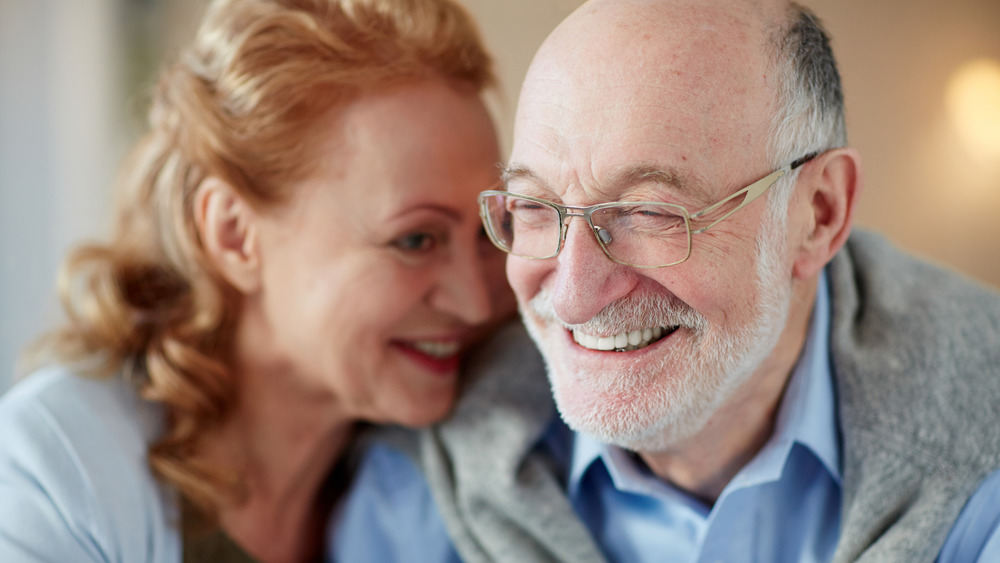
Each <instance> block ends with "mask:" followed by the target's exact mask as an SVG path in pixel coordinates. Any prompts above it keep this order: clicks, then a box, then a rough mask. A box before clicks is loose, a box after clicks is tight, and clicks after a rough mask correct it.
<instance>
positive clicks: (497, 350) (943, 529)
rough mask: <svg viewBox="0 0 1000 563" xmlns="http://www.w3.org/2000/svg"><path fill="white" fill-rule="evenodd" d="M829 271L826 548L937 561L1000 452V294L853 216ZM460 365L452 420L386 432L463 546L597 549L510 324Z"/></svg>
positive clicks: (540, 377) (535, 362) (524, 550)
mask: <svg viewBox="0 0 1000 563" xmlns="http://www.w3.org/2000/svg"><path fill="white" fill-rule="evenodd" d="M828 275H829V281H830V290H831V293H832V321H831V322H832V332H831V336H830V339H831V342H830V346H831V354H832V356H833V371H834V376H835V379H836V382H837V385H836V389H837V404H838V409H839V420H840V424H841V429H840V430H841V436H842V439H843V444H842V449H843V455H842V460H843V477H844V489H843V510H842V514H843V517H842V522H841V537H840V540H839V543H838V545H837V550H836V553H835V556H834V561H835V562H846V561H855V560H857V561H867V562H889V561H899V562H906V563H913V562H920V561H928V562H930V561H934V559H935V558H936V556H937V554H938V551H939V550H940V549H941V546H942V544H943V543H944V540H945V538H946V537H947V535H948V532H949V530H950V529H951V526H952V524H953V522H954V520H955V519H956V517H957V516H958V514H959V512H960V511H961V509H962V507H963V505H964V504H965V502H966V500H967V499H968V498H969V496H970V495H971V494H972V493H973V492H974V491H975V489H976V487H977V486H978V485H979V483H980V482H981V481H982V479H983V478H984V477H985V476H986V475H987V474H988V473H989V472H991V471H992V470H994V469H996V468H997V467H998V466H1000V295H998V294H997V293H996V292H994V291H991V290H989V289H987V288H984V287H981V286H978V285H976V284H973V283H971V282H969V281H966V280H964V279H962V278H960V277H958V276H956V275H955V274H952V273H949V272H947V271H946V270H943V269H941V268H938V267H936V266H932V265H929V264H927V263H924V262H921V261H918V260H916V259H914V258H911V257H909V256H907V255H905V254H903V253H901V252H900V251H898V250H896V249H894V248H893V247H892V246H890V245H889V243H887V242H886V241H885V240H884V239H882V238H881V237H878V236H877V235H873V234H869V233H863V232H856V233H855V234H853V235H852V236H851V237H850V239H849V241H848V243H847V245H846V247H845V248H844V249H843V250H842V251H841V252H840V253H839V254H838V255H837V256H836V257H835V258H834V260H833V261H832V262H831V263H830V265H829V268H828ZM469 368H470V370H469V371H470V381H469V385H468V387H467V388H466V390H465V392H464V394H463V397H462V399H461V401H460V403H459V405H458V406H457V409H456V411H455V413H454V414H453V416H452V417H451V418H450V419H449V420H447V421H446V422H444V423H442V424H439V425H437V426H435V427H433V428H430V429H428V430H425V431H423V432H421V433H420V434H419V435H416V434H413V433H403V434H397V435H396V436H395V437H393V438H391V440H392V441H394V442H396V443H397V445H398V446H399V447H401V448H402V449H403V450H405V451H408V452H409V453H410V455H412V456H414V457H415V458H416V459H417V463H418V464H419V465H420V466H421V469H422V471H423V472H424V475H425V477H426V479H427V481H428V483H429V485H430V488H431V491H432V494H433V496H434V498H435V501H436V502H437V503H438V506H439V508H440V511H441V514H442V516H443V518H444V520H445V524H446V526H447V528H448V531H449V533H450V534H451V537H452V541H453V542H454V544H455V546H456V548H457V550H458V551H459V553H460V554H461V556H462V558H463V559H464V560H465V561H468V562H470V563H475V562H493V561H497V562H517V563H522V562H526V561H531V562H534V561H539V562H541V561H559V562H567V563H583V562H590V561H604V557H603V555H602V554H601V551H600V549H599V548H598V546H597V545H596V544H595V542H594V540H593V539H592V538H591V536H590V534H589V533H588V531H587V529H586V528H585V527H584V525H583V524H582V523H581V522H580V521H579V520H578V518H577V517H576V515H575V513H574V512H573V508H572V507H571V505H570V503H569V501H568V499H567V497H566V495H565V493H564V491H563V483H561V482H560V479H561V478H562V474H561V472H559V471H557V470H556V469H555V468H554V465H553V462H552V460H550V459H548V458H547V457H546V455H545V454H544V452H541V451H539V449H535V448H533V446H535V445H536V444H537V442H538V440H539V437H540V436H541V435H542V433H543V432H544V430H545V428H546V427H547V425H548V423H549V422H550V421H551V419H552V417H553V416H554V415H555V409H554V406H553V403H552V399H551V396H550V391H549V386H548V381H547V379H546V377H545V371H544V370H545V367H544V365H543V363H542V360H541V358H540V356H539V355H538V353H537V351H536V349H535V347H534V346H533V344H532V342H531V341H530V339H529V338H528V337H527V335H526V334H525V332H524V329H523V327H521V326H520V324H519V323H515V324H513V325H511V326H508V327H506V328H505V330H503V331H501V333H500V334H498V336H497V337H496V338H494V339H492V341H491V342H490V343H489V344H488V345H487V346H485V347H484V348H483V350H482V352H481V353H480V354H478V356H477V357H476V358H474V359H473V361H472V362H471V364H470V366H469Z"/></svg>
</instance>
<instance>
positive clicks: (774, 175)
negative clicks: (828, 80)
mask: <svg viewBox="0 0 1000 563" xmlns="http://www.w3.org/2000/svg"><path fill="white" fill-rule="evenodd" d="M820 154H821V153H819V152H813V153H809V154H807V155H805V156H803V157H802V158H799V159H797V160H795V161H792V163H791V164H787V165H785V166H782V167H781V168H779V169H777V170H775V171H774V172H771V173H770V174H768V175H767V176H764V177H763V178H761V179H759V180H757V181H755V182H753V183H751V184H750V185H748V186H746V187H744V188H742V189H739V190H737V191H735V192H733V193H732V194H730V195H728V196H726V197H725V198H723V199H721V200H719V201H717V202H715V203H713V204H711V205H709V206H707V207H704V208H702V209H700V210H698V211H695V212H694V213H689V212H688V210H687V208H685V207H684V206H682V205H679V204H676V203H666V202H662V201H628V202H622V201H611V202H606V203H598V204H596V205H588V206H576V205H562V204H560V203H555V202H552V201H548V200H545V199H540V198H537V197H532V196H527V195H521V194H512V193H510V192H508V191H504V190H486V191H483V192H480V194H479V198H478V199H479V218H480V220H481V221H482V223H483V226H484V227H485V228H486V234H487V235H489V238H490V242H492V243H493V245H494V246H496V247H497V248H499V249H500V250H501V251H503V252H505V253H507V254H510V255H511V256H517V257H518V258H524V259H525V260H548V259H549V258H555V257H556V256H558V255H559V252H561V251H562V247H563V243H565V242H566V232H567V231H568V230H569V222H568V219H570V218H571V217H580V218H582V219H584V220H585V221H586V222H587V224H588V225H590V230H591V232H592V233H594V237H595V238H596V239H597V244H598V246H600V247H601V250H602V251H604V254H605V256H607V257H608V259H610V260H611V261H612V262H614V263H616V264H621V265H623V266H628V267H630V268H645V269H655V268H668V267H670V266H676V265H678V264H681V263H683V262H685V261H686V260H687V259H688V258H690V257H691V245H692V237H693V236H694V235H697V234H700V233H704V232H705V231H707V230H709V229H711V228H712V227H714V226H716V225H718V224H719V223H721V222H722V221H724V220H725V219H727V218H729V216H730V215H732V214H733V213H736V212H737V211H739V210H740V209H743V208H744V207H746V206H747V205H749V204H750V203H752V202H753V201H754V200H756V199H757V198H759V197H760V196H761V195H763V194H764V192H766V191H767V190H768V189H769V188H770V187H771V186H773V185H774V184H776V183H777V182H778V180H779V179H780V178H781V177H782V176H784V175H786V174H788V173H790V172H791V171H792V170H795V169H796V168H798V167H800V166H802V165H803V164H805V163H807V162H809V161H810V160H812V159H814V158H816V157H817V156H819V155H820ZM743 194H746V197H744V198H743V201H741V202H740V203H739V205H737V206H736V207H734V208H732V209H730V210H729V211H728V212H726V214H724V215H723V216H722V217H719V218H718V219H716V220H715V221H712V222H711V223H709V224H708V225H706V226H704V227H701V228H699V229H696V230H694V231H692V230H691V220H692V219H697V218H698V217H700V216H702V215H705V214H707V213H711V212H712V211H715V210H716V209H718V208H719V207H721V206H723V205H725V204H726V203H729V202H730V201H732V200H734V199H735V198H737V197H739V196H741V195H743ZM495 195H502V196H514V197H517V198H521V199H526V200H528V201H533V202H535V203H539V204H542V205H546V206H548V207H550V208H552V209H555V210H556V213H558V214H559V244H558V246H556V250H555V252H553V253H552V254H550V255H548V256H521V255H519V254H515V253H514V252H513V251H512V250H509V249H506V248H504V245H502V244H501V243H500V242H499V241H500V239H499V237H497V235H496V233H494V232H493V226H492V224H491V223H492V222H491V221H489V220H487V218H486V198H487V197H490V196H495ZM625 205H655V206H662V207H670V208H673V209H678V210H680V212H681V213H680V215H681V216H682V217H683V218H684V227H685V231H687V252H686V253H685V254H684V258H681V259H680V260H677V261H675V262H671V263H669V264H661V265H658V266H641V265H638V264H630V263H628V262H624V261H622V260H619V259H617V258H615V257H614V256H612V255H611V252H610V251H609V250H608V247H607V243H606V242H604V239H602V238H601V234H600V232H601V231H604V230H606V229H605V228H604V227H601V226H600V225H595V224H594V220H593V217H592V215H593V213H594V211H599V210H601V209H607V208H611V207H622V206H625Z"/></svg>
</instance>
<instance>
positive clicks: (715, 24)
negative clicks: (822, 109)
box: [511, 0, 776, 188]
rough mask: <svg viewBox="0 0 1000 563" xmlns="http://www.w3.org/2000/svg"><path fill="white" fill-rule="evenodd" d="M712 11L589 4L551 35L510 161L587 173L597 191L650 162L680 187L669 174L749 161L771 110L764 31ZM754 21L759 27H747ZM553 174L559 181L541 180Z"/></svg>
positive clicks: (696, 6) (697, 6) (618, 1)
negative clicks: (622, 171) (610, 180)
mask: <svg viewBox="0 0 1000 563" xmlns="http://www.w3.org/2000/svg"><path fill="white" fill-rule="evenodd" d="M720 6H721V4H720V3H719V2H716V1H713V0H698V1H697V2H653V1H642V0H614V1H613V2H603V1H602V2H592V3H589V4H586V5H585V6H584V7H583V8H581V9H580V10H579V11H578V12H577V13H575V14H574V15H573V16H571V17H570V18H569V19H567V20H566V22H564V23H563V24H562V25H561V26H560V27H559V28H558V29H557V30H556V31H555V32H553V34H552V36H551V37H550V38H549V39H548V40H547V41H546V43H545V45H543V47H542V49H541V50H540V51H539V54H538V56H537V57H536V59H535V61H533V63H532V66H531V68H530V69H529V72H528V76H527V78H526V80H525V83H524V85H523V88H522V91H521V99H520V102H519V104H518V112H517V119H516V121H515V134H514V147H513V151H512V154H511V157H512V161H511V163H512V164H513V165H516V166H521V165H530V166H532V167H535V168H532V170H534V171H535V172H538V169H539V165H540V161H539V159H541V160H547V161H549V162H552V163H553V164H555V163H557V162H558V163H560V164H559V165H560V166H562V167H564V168H576V169H577V170H578V171H579V170H580V169H582V168H590V169H591V170H587V171H582V173H583V175H584V176H587V175H590V176H592V179H593V181H595V182H597V181H600V182H601V183H602V184H604V183H605V180H607V179H608V178H609V177H610V176H612V175H614V174H615V173H616V172H615V171H614V169H617V168H621V167H624V168H628V167H632V166H643V165H645V164H646V163H651V164H652V165H654V166H653V168H654V169H656V170H660V171H663V172H664V174H666V175H668V176H673V177H675V178H680V177H683V174H677V173H675V171H680V172H682V173H684V174H687V175H690V171H691V170H695V171H699V172H698V173H700V171H701V170H705V169H707V168H710V167H713V166H717V165H718V163H720V162H737V163H738V162H741V161H744V160H755V159H757V158H758V157H759V156H760V155H761V154H762V153H763V152H764V151H765V150H766V149H762V148H759V147H761V146H763V145H765V144H766V143H767V135H768V132H769V130H770V119H771V116H773V115H774V113H773V112H774V109H775V100H776V88H775V80H774V76H773V72H772V69H771V68H769V61H768V58H767V57H768V53H767V50H766V48H765V43H766V38H765V35H766V33H765V31H764V30H763V29H756V28H755V25H756V27H761V28H762V26H763V23H760V22H761V19H760V17H759V16H757V15H754V14H753V13H750V14H749V15H748V14H747V13H746V12H747V10H746V9H744V10H742V11H740V10H735V11H733V12H727V11H726V10H723V9H721V7H720ZM751 12H752V11H751ZM754 18H756V21H757V22H758V23H759V25H757V24H754V25H751V23H750V22H751V20H753V19H754ZM747 45H753V47H754V48H748V47H747ZM601 156H606V157H609V158H604V159H602V158H600V157H601ZM546 172H556V171H555V170H546ZM590 172H594V174H592V175H591V174H590ZM598 173H599V174H598ZM570 175H572V174H570ZM557 176H559V177H562V178H563V179H566V174H558V173H556V174H553V175H551V176H548V177H552V178H555V177H557ZM598 176H602V177H601V178H598ZM584 180H585V179H584V178H581V181H584ZM702 180H706V182H702V183H703V184H704V183H708V184H711V185H716V184H717V183H718V181H719V180H723V181H725V179H724V178H702ZM677 184H678V185H682V184H683V185H684V187H686V188H693V187H694V186H695V185H697V182H693V181H688V182H677Z"/></svg>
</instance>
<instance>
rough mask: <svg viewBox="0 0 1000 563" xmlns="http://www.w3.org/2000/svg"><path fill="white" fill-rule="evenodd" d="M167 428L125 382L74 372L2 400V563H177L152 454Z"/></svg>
mask: <svg viewBox="0 0 1000 563" xmlns="http://www.w3.org/2000/svg"><path fill="white" fill-rule="evenodd" d="M162 423H163V415H162V411H161V409H160V408H159V407H157V406H156V405H153V404H150V403H148V402H145V401H143V400H142V399H141V398H140V397H139V394H138V393H137V392H136V390H135V388H134V387H133V386H132V385H130V384H129V383H128V382H127V381H125V380H124V379H123V378H122V377H119V376H113V377H109V378H102V379H97V378H87V377H83V376H80V375H77V374H76V373H74V372H73V370H71V369H69V368H67V367H54V368H48V369H45V370H42V371H40V372H37V373H34V374H32V375H30V376H28V377H27V378H25V379H24V380H22V381H20V382H19V383H17V384H16V385H14V387H12V388H11V389H10V390H9V391H8V392H7V393H6V394H4V396H3V397H0V498H4V503H3V504H2V506H0V560H2V561H17V560H21V558H24V557H26V556H27V553H35V555H33V557H39V554H44V557H43V558H44V559H46V560H50V559H51V560H66V561H69V560H73V561H77V560H79V561H88V560H92V559H93V560H104V559H105V558H110V559H117V560H146V561H176V560H178V559H179V558H178V557H171V556H172V555H173V553H175V552H177V548H178V547H179V545H178V541H177V539H176V537H173V538H171V536H176V534H175V533H174V532H172V530H173V525H172V523H173V521H174V520H175V519H176V507H175V505H176V503H175V500H174V498H173V493H172V492H171V491H169V490H168V489H166V488H165V487H162V486H161V485H159V484H158V482H157V481H156V479H155V477H154V476H153V475H152V473H151V471H150V470H149V468H148V464H147V462H146V452H147V449H148V445H149V443H150V441H151V440H152V439H154V438H155V436H156V435H157V434H158V433H159V431H160V428H161V427H162Z"/></svg>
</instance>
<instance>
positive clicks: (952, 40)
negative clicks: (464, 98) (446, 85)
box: [464, 0, 1000, 287]
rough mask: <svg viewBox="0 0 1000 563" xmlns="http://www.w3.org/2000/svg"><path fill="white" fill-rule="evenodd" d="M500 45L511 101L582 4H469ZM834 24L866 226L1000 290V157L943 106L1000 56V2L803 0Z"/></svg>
mask: <svg viewBox="0 0 1000 563" xmlns="http://www.w3.org/2000/svg"><path fill="white" fill-rule="evenodd" d="M464 1H465V3H466V5H467V6H469V8H470V9H471V10H472V11H473V13H475V15H476V16H477V18H478V19H479V21H480V24H481V26H482V27H483V33H484V35H485V36H486V40H487V41H488V42H489V44H490V46H491V47H492V48H493V50H494V51H495V52H496V55H497V58H498V60H499V64H500V71H501V75H502V78H503V80H504V84H505V86H506V89H507V92H509V100H510V103H509V107H507V108H506V109H505V110H503V111H501V112H500V113H499V115H500V116H501V117H500V119H499V121H500V123H499V126H500V128H501V137H502V141H503V143H504V144H503V146H504V147H509V141H510V121H511V118H512V115H513V107H514V103H515V102H516V99H517V91H518V86H519V84H520V82H521V79H522V78H523V76H524V72H525V71H526V69H527V65H528V63H529V61H530V58H531V55H532V53H533V52H534V50H535V48H536V47H537V46H538V45H539V44H540V43H541V41H542V40H543V39H544V37H545V35H546V34H547V33H548V31H549V30H551V29H552V28H553V27H554V26H555V25H556V23H558V22H559V21H560V20H561V19H562V18H563V17H564V16H565V15H566V14H568V13H569V12H570V11H572V10H573V9H574V8H575V7H576V6H578V5H579V4H580V2H577V1H575V0H504V1H502V2H501V1H497V0H464ZM805 3H806V4H807V5H809V6H811V7H813V8H814V9H815V10H816V12H817V13H818V14H819V15H820V17H821V18H822V19H823V20H824V21H825V22H826V24H827V26H828V27H829V29H830V32H831V35H832V36H833V41H834V50H835V52H836V54H837V56H838V59H839V61H840V66H841V71H842V74H843V80H844V89H845V97H846V100H847V119H848V130H849V135H850V140H851V144H852V145H854V146H856V147H857V148H858V149H859V150H860V151H861V153H862V157H863V159H864V163H865V170H866V180H867V181H866V188H865V191H864V193H863V195H862V198H861V201H860V204H859V207H858V214H857V223H858V224H859V225H861V226H865V227H868V228H872V229H876V230H878V231H881V232H883V233H885V234H886V235H888V236H889V237H890V238H892V239H893V240H895V241H896V242H897V243H899V244H900V245H902V246H903V247H905V248H907V249H910V250H911V251H914V252H917V253H919V254H922V255H924V256H927V257H930V258H932V259H934V260H936V261H939V262H943V263H946V264H949V265H951V266H952V267H953V268H956V269H959V270H962V271H964V272H966V273H968V274H970V275H972V276H975V277H977V278H979V279H980V280H983V281H986V282H987V283H990V284H992V285H994V286H998V287H1000V161H997V160H994V161H993V162H984V161H982V160H977V159H975V158H973V157H972V156H971V155H970V154H968V152H967V151H965V149H964V147H962V146H961V145H960V144H959V142H958V140H957V138H956V135H955V133H954V131H953V130H952V129H951V126H950V124H949V123H948V121H947V119H946V115H945V111H944V92H945V86H946V83H947V80H948V78H949V76H950V75H951V73H952V72H954V71H955V70H956V69H957V68H958V66H959V65H961V64H962V63H963V62H965V61H967V60H970V59H973V58H976V57H983V56H989V57H992V58H993V59H995V60H997V61H1000V2H998V1H997V0H952V1H948V2H945V1H943V0H880V1H877V2H876V1H871V0H805Z"/></svg>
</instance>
